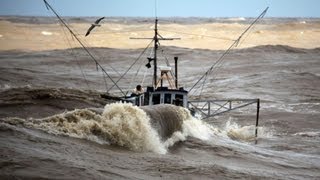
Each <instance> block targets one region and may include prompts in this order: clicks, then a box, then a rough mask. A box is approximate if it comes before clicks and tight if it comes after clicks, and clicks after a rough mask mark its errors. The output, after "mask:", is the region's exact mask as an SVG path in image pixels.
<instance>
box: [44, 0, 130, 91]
mask: <svg viewBox="0 0 320 180" xmlns="http://www.w3.org/2000/svg"><path fill="white" fill-rule="evenodd" d="M43 1H44V3H45V5H46V7H47V9H49V8H50V9H51V11H52V12H53V13H54V14H55V15H56V16H57V18H58V19H59V20H60V21H61V23H62V24H63V25H64V26H66V28H67V29H68V30H69V32H70V33H71V34H72V35H73V36H74V38H76V40H77V41H78V43H79V44H80V45H81V46H82V47H83V49H84V50H85V51H86V52H87V54H88V55H89V56H90V57H91V59H92V60H93V61H94V62H95V63H96V65H97V66H98V67H100V68H101V70H102V71H103V72H104V73H105V74H106V75H107V76H108V78H109V79H110V80H111V81H112V82H113V83H114V85H115V86H117V88H118V89H119V90H120V91H121V93H122V94H123V95H125V94H124V92H123V91H122V89H121V88H120V87H119V86H118V85H117V84H116V83H115V81H114V80H113V79H112V78H111V76H110V75H109V73H108V72H107V71H106V70H105V69H104V68H103V67H102V66H101V64H100V63H99V62H98V61H97V59H96V58H95V57H94V56H93V55H92V54H91V52H90V51H89V50H88V49H87V48H86V47H85V46H84V44H83V43H82V41H80V39H79V38H78V37H77V35H76V34H75V33H74V32H73V31H72V29H70V27H69V26H68V25H67V24H66V22H65V21H64V20H63V19H62V18H61V17H60V16H59V15H58V13H57V12H56V11H55V10H54V9H53V8H52V7H51V5H50V4H49V3H48V2H47V1H46V0H43Z"/></svg>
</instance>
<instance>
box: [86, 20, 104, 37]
mask: <svg viewBox="0 0 320 180" xmlns="http://www.w3.org/2000/svg"><path fill="white" fill-rule="evenodd" d="M104 18H105V17H102V18H99V19H97V20H96V21H95V22H94V24H92V25H91V27H90V28H89V29H88V31H87V33H86V36H88V35H89V34H90V32H91V31H92V29H93V28H95V27H96V26H101V24H99V22H100V21H101V20H102V19H104Z"/></svg>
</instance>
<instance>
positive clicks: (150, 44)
mask: <svg viewBox="0 0 320 180" xmlns="http://www.w3.org/2000/svg"><path fill="white" fill-rule="evenodd" d="M152 42H153V39H152V41H151V42H150V43H149V44H148V46H147V47H146V48H144V50H143V51H142V52H141V53H140V55H139V56H138V58H137V59H136V60H135V61H134V62H133V63H132V64H131V65H130V67H129V68H128V69H127V70H126V72H124V73H123V75H122V76H121V77H120V78H119V79H118V80H117V81H116V82H115V84H117V83H118V82H119V81H120V80H121V79H122V78H123V77H124V76H125V75H126V74H127V73H128V72H129V71H130V69H131V68H132V67H133V66H134V65H135V64H136V63H137V62H138V60H140V58H141V56H142V55H143V54H144V53H145V52H146V50H147V49H148V48H149V46H150V45H151V44H152ZM114 86H115V85H113V86H112V87H111V88H109V89H108V91H107V93H108V92H109V91H110V90H111V89H112V88H113V87H114Z"/></svg>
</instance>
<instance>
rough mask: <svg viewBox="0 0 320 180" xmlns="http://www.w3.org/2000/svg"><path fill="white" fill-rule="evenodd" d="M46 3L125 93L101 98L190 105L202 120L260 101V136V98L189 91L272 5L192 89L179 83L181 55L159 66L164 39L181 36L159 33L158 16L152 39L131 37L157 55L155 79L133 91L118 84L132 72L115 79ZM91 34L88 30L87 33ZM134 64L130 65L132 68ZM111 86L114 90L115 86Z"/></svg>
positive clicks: (150, 59)
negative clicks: (191, 97)
mask: <svg viewBox="0 0 320 180" xmlns="http://www.w3.org/2000/svg"><path fill="white" fill-rule="evenodd" d="M44 3H45V5H46V7H47V9H48V10H51V11H52V12H53V13H54V14H55V15H56V17H57V18H58V19H59V21H60V22H61V24H62V25H64V26H65V27H66V28H67V29H68V30H69V32H70V33H71V35H72V36H73V37H74V38H75V39H76V40H77V41H78V42H79V44H80V45H81V46H82V48H83V49H84V50H85V51H86V53H87V54H88V55H89V56H90V58H91V59H92V61H93V62H94V63H95V64H96V67H97V69H101V71H102V72H103V73H104V74H105V75H106V76H107V77H108V78H109V79H110V80H111V81H112V83H113V85H112V87H111V88H113V87H116V88H118V90H119V91H120V92H121V94H122V96H118V97H114V96H110V94H108V91H107V93H103V94H101V97H104V98H115V99H118V100H120V101H122V102H129V103H132V104H134V105H136V106H153V105H157V104H173V105H177V106H182V107H184V108H188V109H189V110H190V111H191V112H192V114H196V113H198V114H200V115H201V117H202V119H206V118H210V117H214V116H218V115H221V114H223V113H226V112H230V111H233V110H235V109H239V108H243V107H246V106H249V105H252V104H256V124H255V125H256V132H255V134H256V136H257V131H258V128H257V127H258V121H259V109H260V99H213V100H208V99H205V100H203V99H196V100H189V92H190V91H192V90H194V88H196V87H197V86H199V85H200V86H201V84H204V83H205V82H206V79H207V76H209V75H210V74H211V73H212V71H213V69H214V68H215V67H216V66H217V65H218V64H219V63H221V62H222V61H223V59H224V57H225V56H226V55H227V54H228V53H230V51H231V50H232V49H233V48H234V47H236V46H238V44H239V42H240V40H241V39H242V37H243V36H244V35H245V34H246V33H247V32H248V31H249V30H250V29H251V28H252V27H253V26H254V25H255V24H256V23H257V22H258V20H260V19H262V18H263V17H264V15H265V14H266V12H267V10H268V8H266V9H265V10H264V11H263V12H262V13H261V14H260V15H259V16H258V17H257V18H256V19H254V21H253V22H252V23H250V24H249V25H248V27H247V28H246V29H245V30H244V31H243V32H242V33H241V34H240V36H239V37H238V38H237V39H236V40H234V41H233V43H232V44H231V45H230V47H229V48H228V49H227V50H226V51H225V52H224V53H223V54H222V55H221V57H220V58H219V59H218V60H217V61H215V62H214V63H213V64H212V66H210V67H208V70H207V71H206V72H205V73H204V74H203V75H202V76H201V77H200V78H199V80H198V81H197V82H196V83H195V84H194V85H193V86H192V87H191V88H190V89H189V90H186V89H184V87H180V86H179V83H178V61H179V57H173V58H171V59H173V60H174V67H171V66H170V65H169V64H166V65H164V66H163V65H159V63H158V48H159V45H160V43H159V42H160V41H170V40H176V39H180V38H165V37H163V36H161V35H160V34H159V29H158V23H159V19H158V18H157V17H156V18H155V20H154V35H153V37H150V38H131V39H150V40H152V42H153V56H152V57H148V58H147V64H146V65H145V66H146V68H153V78H152V83H151V84H152V85H151V86H147V87H142V86H141V85H140V84H137V85H136V89H135V90H134V91H133V92H132V93H125V92H124V91H123V90H122V89H121V88H120V87H119V85H118V83H119V81H120V80H121V79H122V77H123V76H124V75H125V74H126V73H127V72H128V71H126V72H125V73H124V74H123V75H122V76H121V77H120V78H119V79H118V80H116V81H115V80H113V78H111V76H110V75H109V73H108V72H107V71H106V70H105V69H104V67H103V66H102V65H101V64H100V63H99V61H98V60H97V59H96V58H95V57H94V56H93V54H92V53H91V52H90V51H89V50H88V48H86V46H85V45H84V44H83V43H82V41H81V40H80V38H79V37H78V36H77V35H76V34H75V33H74V32H73V30H72V29H71V28H70V27H69V26H68V25H67V23H66V22H65V20H64V19H62V18H61V17H60V16H59V15H58V13H57V12H56V11H55V10H54V9H53V8H52V6H51V5H50V4H49V3H48V2H47V1H46V0H44ZM101 19H103V18H100V19H98V20H97V21H96V22H95V23H94V24H92V26H91V27H90V29H89V30H92V29H93V28H94V27H95V26H99V24H98V23H99V22H100V21H101ZM89 33H90V31H88V32H87V34H86V36H87V35H88V34H89ZM131 67H132V65H131V66H130V67H129V69H130V68H131ZM111 88H110V89H111Z"/></svg>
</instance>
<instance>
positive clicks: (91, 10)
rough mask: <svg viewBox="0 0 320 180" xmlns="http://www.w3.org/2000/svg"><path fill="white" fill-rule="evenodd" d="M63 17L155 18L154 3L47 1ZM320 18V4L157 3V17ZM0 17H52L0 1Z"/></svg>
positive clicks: (34, 1) (28, 1)
mask: <svg viewBox="0 0 320 180" xmlns="http://www.w3.org/2000/svg"><path fill="white" fill-rule="evenodd" d="M47 1H48V2H49V3H50V4H51V5H52V6H53V7H54V8H55V9H56V10H57V11H58V12H59V13H60V15H62V16H143V17H153V16H155V0H47ZM267 6H269V7H270V9H269V12H268V14H267V17H320V0H157V15H158V16H159V17H164V16H165V17H171V16H180V17H190V16H195V17H255V16H257V15H259V14H260V13H261V11H263V10H264V9H265V8H266V7H267ZM0 15H27V16H49V15H52V14H51V13H50V12H48V11H47V9H46V8H45V6H44V3H43V0H0Z"/></svg>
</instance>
